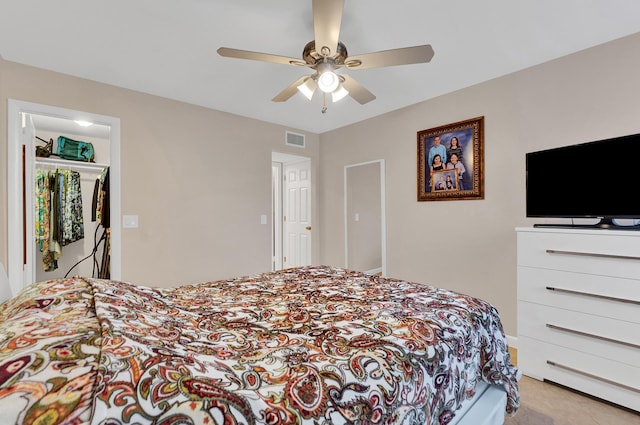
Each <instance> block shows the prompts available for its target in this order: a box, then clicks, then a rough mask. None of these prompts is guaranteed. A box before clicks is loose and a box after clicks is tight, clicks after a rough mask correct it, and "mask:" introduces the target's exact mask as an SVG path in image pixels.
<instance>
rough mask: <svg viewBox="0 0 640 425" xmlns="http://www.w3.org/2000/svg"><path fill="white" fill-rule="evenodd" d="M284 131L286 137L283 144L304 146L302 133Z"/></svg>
mask: <svg viewBox="0 0 640 425" xmlns="http://www.w3.org/2000/svg"><path fill="white" fill-rule="evenodd" d="M286 133H287V137H286V139H285V141H284V144H285V145H289V146H296V147H298V148H304V134H298V133H292V132H290V131H287V132H286Z"/></svg>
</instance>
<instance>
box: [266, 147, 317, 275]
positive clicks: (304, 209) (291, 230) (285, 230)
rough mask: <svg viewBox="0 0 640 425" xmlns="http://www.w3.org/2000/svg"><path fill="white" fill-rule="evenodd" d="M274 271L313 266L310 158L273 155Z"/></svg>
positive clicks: (282, 154)
mask: <svg viewBox="0 0 640 425" xmlns="http://www.w3.org/2000/svg"><path fill="white" fill-rule="evenodd" d="M271 162H272V167H271V170H272V174H271V177H272V178H271V182H272V185H271V188H272V191H271V193H272V211H271V217H272V237H271V239H272V269H273V270H280V269H284V268H290V267H299V266H307V265H310V264H311V238H312V226H311V221H312V217H311V159H310V158H308V157H303V156H297V155H291V154H284V153H279V152H273V153H272V154H271Z"/></svg>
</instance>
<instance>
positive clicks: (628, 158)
mask: <svg viewBox="0 0 640 425" xmlns="http://www.w3.org/2000/svg"><path fill="white" fill-rule="evenodd" d="M526 171H527V188H526V214H527V217H538V218H541V217H544V218H599V219H600V221H599V222H598V223H597V224H593V225H582V226H581V227H583V226H584V227H594V228H623V229H629V230H640V226H635V225H631V226H619V225H618V224H617V223H616V221H615V219H640V134H633V135H628V136H622V137H615V138H612V139H605V140H598V141H594V142H588V143H581V144H577V145H571V146H563V147H558V148H553V149H547V150H542V151H537V152H530V153H527V154H526ZM534 226H536V227H576V226H573V225H567V224H558V225H553V224H539V225H534Z"/></svg>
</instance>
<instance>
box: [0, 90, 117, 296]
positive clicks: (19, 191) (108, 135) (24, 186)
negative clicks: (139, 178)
mask: <svg viewBox="0 0 640 425" xmlns="http://www.w3.org/2000/svg"><path fill="white" fill-rule="evenodd" d="M87 123H91V125H89V126H84V127H83V126H82V125H81V124H87ZM58 136H66V137H69V138H71V139H73V140H82V141H87V142H91V143H92V144H93V146H94V149H95V154H96V156H95V161H96V163H95V164H94V163H85V162H80V161H64V160H60V159H59V158H57V157H55V156H51V157H49V158H43V157H36V155H35V150H36V147H37V146H44V145H45V142H46V141H49V140H51V139H53V140H54V148H55V146H56V142H57V140H56V139H57V137H58ZM7 148H8V149H7V150H8V152H7V153H8V158H7V162H8V176H7V177H8V183H9V189H8V206H9V208H8V222H9V223H8V224H9V229H8V230H9V232H8V233H9V235H8V239H9V241H8V242H9V250H8V270H7V271H8V275H9V283H10V286H11V290H12V292H13V294H14V295H15V294H16V293H17V292H18V291H20V290H21V289H22V288H24V287H26V286H27V285H29V284H31V283H33V282H36V281H38V280H43V279H52V278H58V277H63V276H64V275H65V274H68V275H69V276H75V275H83V276H91V275H92V269H93V270H95V262H96V259H95V257H93V256H92V255H91V253H92V248H93V246H94V245H95V243H96V240H97V239H94V238H96V237H97V236H96V235H99V234H100V233H99V232H98V227H99V226H98V224H97V223H94V222H92V221H91V215H92V209H93V208H92V203H93V202H92V201H93V189H94V185H95V181H96V178H98V177H99V175H100V173H101V172H102V171H103V169H105V167H108V169H109V179H108V181H109V201H108V206H109V210H110V212H109V218H110V223H109V225H108V226H107V227H109V240H108V242H109V248H108V249H107V252H108V253H109V254H110V255H109V256H108V263H107V264H106V266H105V267H108V272H109V276H110V278H112V279H121V267H122V266H121V264H122V263H121V228H120V120H119V119H118V118H114V117H108V116H104V115H97V114H92V113H87V112H81V111H74V110H70V109H64V108H58V107H54V106H48V105H41V104H35V103H29V102H22V101H18V100H12V99H10V100H9V103H8V146H7ZM46 169H54V170H55V169H66V170H73V171H74V172H76V173H77V174H79V177H80V182H81V188H82V191H81V192H82V209H83V212H84V214H83V215H84V217H85V220H84V238H83V239H81V240H78V241H76V242H73V243H70V244H69V245H67V246H65V247H62V257H61V258H60V259H59V260H58V268H56V269H55V270H53V271H51V272H43V271H42V270H43V261H42V260H43V258H42V253H41V252H40V250H39V249H38V246H37V244H36V229H35V228H36V225H35V223H36V218H35V205H36V200H35V177H36V170H46ZM87 217H88V218H89V219H86V218H87ZM104 230H105V229H100V231H101V232H103V231H104ZM106 246H107V245H106V243H103V246H102V250H104V249H105V248H104V247H106ZM87 256H88V257H87ZM84 257H87V259H86V260H85V261H81V262H80V263H79V264H77V265H76V262H77V261H79V260H82V259H83V258H84ZM103 266H104V264H103Z"/></svg>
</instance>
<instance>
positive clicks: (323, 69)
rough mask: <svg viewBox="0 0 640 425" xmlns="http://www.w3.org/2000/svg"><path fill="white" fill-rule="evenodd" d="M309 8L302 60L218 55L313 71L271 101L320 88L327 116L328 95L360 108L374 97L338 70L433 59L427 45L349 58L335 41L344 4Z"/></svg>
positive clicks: (316, 2)
mask: <svg viewBox="0 0 640 425" xmlns="http://www.w3.org/2000/svg"><path fill="white" fill-rule="evenodd" d="M312 6H313V28H314V37H315V40H312V41H310V42H308V43H307V44H306V45H305V46H304V49H303V52H302V59H303V60H300V59H295V58H289V57H284V56H277V55H271V54H268V53H258V52H251V51H248V50H239V49H232V48H228V47H220V48H219V49H218V54H219V55H220V56H224V57H231V58H237V59H251V60H257V61H263V62H273V63H281V64H285V65H294V66H305V67H307V68H309V69H312V70H314V71H315V73H314V74H311V75H306V76H303V77H301V78H299V79H297V80H296V81H294V82H293V83H291V84H290V85H289V86H288V87H286V88H285V89H284V90H283V91H281V92H280V93H279V94H277V95H276V96H275V97H274V98H273V99H272V100H273V101H274V102H284V101H287V100H289V98H291V96H293V95H294V94H295V93H296V92H298V91H299V92H301V93H302V94H303V95H304V96H305V97H306V98H307V99H309V100H311V99H312V98H313V95H314V93H315V91H316V89H317V88H320V90H321V91H322V94H323V108H322V112H323V113H324V112H326V105H324V99H325V95H326V94H327V93H330V94H331V97H332V101H333V102H337V101H339V100H340V99H343V98H344V97H345V96H347V95H350V96H351V97H352V98H353V99H354V100H355V101H356V102H358V103H360V104H361V105H364V104H366V103H368V102H371V101H372V100H374V99H375V98H376V97H375V95H374V94H373V93H371V92H370V91H369V90H367V89H366V88H364V87H363V86H362V85H360V83H358V82H357V81H356V80H354V79H353V77H351V76H349V75H347V74H338V73H337V72H336V71H337V70H339V69H341V68H347V69H368V68H381V67H386V66H397V65H407V64H417V63H427V62H430V61H431V59H432V58H433V55H434V52H433V48H432V47H431V46H430V45H428V44H426V45H422V46H414V47H404V48H400V49H391V50H384V51H380V52H374V53H366V54H363V55H357V56H353V57H349V55H348V53H347V48H346V46H345V45H344V44H343V43H342V42H340V41H339V40H338V38H339V36H340V26H341V23H342V10H343V8H344V0H312ZM317 46H320V48H319V49H318V48H317Z"/></svg>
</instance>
